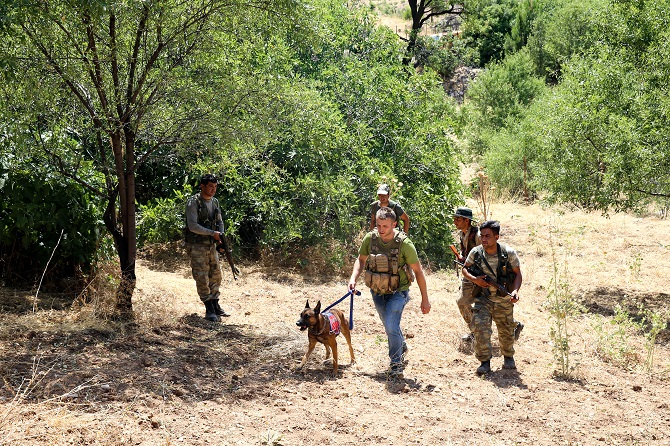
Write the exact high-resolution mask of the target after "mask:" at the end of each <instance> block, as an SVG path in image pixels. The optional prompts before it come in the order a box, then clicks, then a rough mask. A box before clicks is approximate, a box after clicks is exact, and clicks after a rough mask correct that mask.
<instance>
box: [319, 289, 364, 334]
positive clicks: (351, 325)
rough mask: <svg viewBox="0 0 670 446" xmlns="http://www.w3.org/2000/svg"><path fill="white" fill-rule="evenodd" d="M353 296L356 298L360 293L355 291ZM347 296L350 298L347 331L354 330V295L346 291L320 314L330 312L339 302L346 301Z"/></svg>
mask: <svg viewBox="0 0 670 446" xmlns="http://www.w3.org/2000/svg"><path fill="white" fill-rule="evenodd" d="M355 294H356V296H360V295H361V292H360V291H358V290H356V293H355ZM349 296H351V301H350V302H349V330H353V329H354V293H353V292H352V291H351V290H350V291H347V294H345V295H344V296H342V297H340V298H339V299H338V300H337V301H336V302H334V303H332V304H330V305H328V307H326V309H325V310H323V311H322V312H321V313H322V314H323V313H325V312H326V311H328V310H330V309H331V308H333V307H334V306H335V305H337V304H339V303H340V302H342V301H343V300H344V299H346V298H347V297H349Z"/></svg>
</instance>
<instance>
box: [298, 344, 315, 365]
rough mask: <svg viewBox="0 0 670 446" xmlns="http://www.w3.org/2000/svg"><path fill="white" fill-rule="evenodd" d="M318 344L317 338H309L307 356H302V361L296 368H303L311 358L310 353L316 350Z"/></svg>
mask: <svg viewBox="0 0 670 446" xmlns="http://www.w3.org/2000/svg"><path fill="white" fill-rule="evenodd" d="M315 346H316V339H312V338H309V346H308V347H307V352H306V353H305V356H303V357H302V362H300V365H298V367H296V368H295V369H296V370H300V369H302V368H303V367H304V366H305V364H306V363H307V360H308V359H309V355H311V354H312V351H313V350H314V347H315Z"/></svg>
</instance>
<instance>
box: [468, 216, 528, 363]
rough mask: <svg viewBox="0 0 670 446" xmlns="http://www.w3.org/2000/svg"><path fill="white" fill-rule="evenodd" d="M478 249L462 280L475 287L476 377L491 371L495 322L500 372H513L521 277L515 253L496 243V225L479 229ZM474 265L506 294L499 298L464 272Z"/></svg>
mask: <svg viewBox="0 0 670 446" xmlns="http://www.w3.org/2000/svg"><path fill="white" fill-rule="evenodd" d="M479 233H480V237H481V245H480V246H477V247H476V248H474V249H473V250H472V251H470V254H469V255H468V258H467V259H466V261H465V268H463V269H462V270H461V271H462V273H463V276H464V277H465V278H467V279H468V280H470V281H471V282H473V283H474V284H475V291H474V296H475V307H474V316H473V320H472V326H473V329H474V333H475V357H476V358H477V359H478V360H479V361H480V362H481V365H480V366H479V367H478V368H477V374H478V375H484V374H486V373H489V372H490V371H491V356H492V354H491V335H492V333H493V330H492V327H491V324H492V321H495V323H496V327H497V329H498V341H499V343H500V351H501V353H502V355H503V356H504V362H503V368H504V369H516V364H515V362H514V331H515V329H516V328H517V322H516V321H515V320H514V304H515V303H516V302H518V301H519V288H521V283H522V281H523V277H522V275H521V263H520V261H519V257H518V256H517V254H516V251H515V250H514V249H513V248H511V247H509V246H507V245H505V244H501V243H498V238H499V237H500V223H498V222H497V221H492V220H489V221H486V222H484V223H483V224H482V225H481V226H480V227H479ZM472 265H475V266H477V267H478V268H479V269H480V270H481V271H483V272H484V273H485V274H486V275H488V276H489V277H491V278H493V279H495V280H496V282H497V283H499V284H501V285H504V286H505V287H506V288H507V289H508V291H509V292H510V294H511V295H512V296H513V297H512V298H510V297H509V296H507V295H503V293H502V292H500V291H499V290H498V289H497V288H496V287H494V286H492V285H489V284H488V283H487V282H486V281H485V280H484V276H483V275H480V276H478V277H475V276H473V275H472V274H471V273H470V272H469V271H468V270H467V268H468V267H470V266H472Z"/></svg>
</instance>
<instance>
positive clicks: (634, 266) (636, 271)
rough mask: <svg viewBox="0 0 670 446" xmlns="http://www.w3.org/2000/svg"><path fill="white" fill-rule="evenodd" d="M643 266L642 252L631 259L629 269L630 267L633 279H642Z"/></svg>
mask: <svg viewBox="0 0 670 446" xmlns="http://www.w3.org/2000/svg"><path fill="white" fill-rule="evenodd" d="M641 266H642V256H641V255H640V253H637V254H635V257H634V258H633V259H632V260H631V262H630V265H628V269H630V275H631V277H632V278H633V279H635V280H637V281H639V280H640V267H641Z"/></svg>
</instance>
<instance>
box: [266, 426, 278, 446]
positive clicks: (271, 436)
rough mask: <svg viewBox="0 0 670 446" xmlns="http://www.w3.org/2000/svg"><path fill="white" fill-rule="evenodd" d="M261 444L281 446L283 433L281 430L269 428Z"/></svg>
mask: <svg viewBox="0 0 670 446" xmlns="http://www.w3.org/2000/svg"><path fill="white" fill-rule="evenodd" d="M261 444H263V445H266V446H281V434H280V433H279V432H275V431H272V430H270V429H268V431H267V433H266V435H265V438H263V440H262V441H261Z"/></svg>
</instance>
